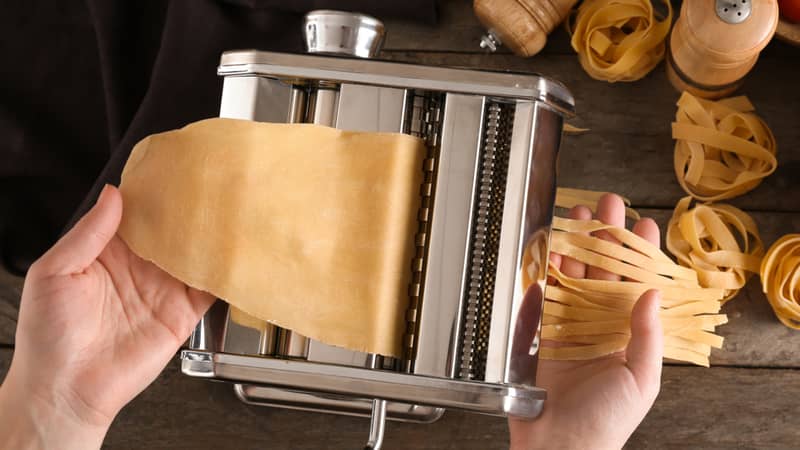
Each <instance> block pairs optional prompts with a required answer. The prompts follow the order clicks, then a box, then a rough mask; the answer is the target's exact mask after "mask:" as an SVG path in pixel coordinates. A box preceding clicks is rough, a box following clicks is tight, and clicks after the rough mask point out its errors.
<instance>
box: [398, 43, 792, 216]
mask: <svg viewBox="0 0 800 450" xmlns="http://www.w3.org/2000/svg"><path fill="white" fill-rule="evenodd" d="M796 54H797V53H796ZM386 56H387V57H388V58H390V59H393V60H397V61H407V62H414V63H422V64H431V65H444V66H457V67H469V68H482V69H498V70H514V71H527V72H538V73H542V74H543V75H546V76H550V77H553V78H555V79H558V80H560V81H562V82H563V83H565V84H566V86H568V87H569V88H570V90H571V91H572V92H573V94H574V95H575V98H576V104H577V109H578V118H577V119H575V120H574V121H572V122H573V123H574V124H576V125H578V126H581V127H587V128H590V129H591V131H590V132H588V133H585V134H581V135H570V136H566V137H565V138H564V140H563V145H562V147H561V153H560V168H561V171H560V173H559V182H560V183H561V184H563V185H569V186H574V187H581V188H588V189H595V190H612V191H615V192H619V193H623V194H625V195H628V196H629V197H630V198H631V200H632V201H633V203H634V204H635V205H637V206H640V207H659V208H672V207H674V205H675V203H676V202H677V201H678V199H680V198H681V197H683V196H685V195H686V194H685V193H684V191H683V190H682V189H681V187H680V185H678V183H677V181H676V178H675V173H674V170H673V163H672V158H673V149H674V142H673V140H672V137H671V131H670V124H671V122H672V120H673V119H674V116H675V109H676V107H675V102H676V101H677V99H678V96H679V94H678V92H676V91H674V90H673V88H672V86H671V85H670V84H669V82H668V81H667V79H666V73H665V71H664V70H663V68H658V69H656V70H655V71H653V72H652V73H651V74H650V75H648V76H647V77H646V78H645V79H643V80H640V81H638V82H636V83H615V84H608V83H605V82H601V81H597V80H593V79H591V78H589V77H588V76H587V75H586V73H585V72H584V71H583V69H582V68H581V67H580V64H579V63H578V60H577V58H576V57H575V56H572V55H547V56H542V57H537V58H532V59H529V60H525V59H521V58H517V57H515V56H512V55H476V54H455V53H450V54H444V53H424V52H392V53H387V55H386ZM797 73H800V58H797V57H796V56H795V57H792V58H786V57H782V56H781V55H778V54H768V55H765V56H764V57H762V58H761V60H760V61H759V63H758V65H757V66H756V69H755V70H754V71H753V73H752V74H751V75H750V76H749V77H748V79H747V83H746V85H745V87H744V89H743V92H744V93H746V94H747V95H748V96H749V97H750V99H751V100H752V101H753V103H754V104H755V105H756V107H757V110H758V112H759V114H760V115H762V117H763V118H764V120H765V121H766V122H767V123H768V124H769V125H770V127H771V128H772V130H773V132H774V133H775V136H776V139H777V142H778V146H779V149H778V152H779V154H778V157H779V161H780V162H779V167H778V170H777V172H776V173H774V174H773V175H771V176H770V177H768V178H767V179H766V180H765V181H764V182H763V183H762V184H761V186H759V187H758V188H756V189H755V190H754V191H752V192H750V193H748V194H746V195H744V196H742V197H739V198H737V199H734V200H733V201H732V202H731V203H732V204H734V205H737V206H740V207H742V208H745V209H753V210H760V211H800V196H797V195H787V193H789V192H800V177H797V176H796V174H797V172H798V170H799V169H800V148H798V147H797V146H796V145H794V143H796V142H800V127H798V126H797V120H798V118H800V89H794V88H793V86H794V84H795V80H794V78H795V74H797ZM776 87H781V88H776Z"/></svg>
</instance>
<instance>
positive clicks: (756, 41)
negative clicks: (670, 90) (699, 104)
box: [667, 0, 778, 99]
mask: <svg viewBox="0 0 800 450" xmlns="http://www.w3.org/2000/svg"><path fill="white" fill-rule="evenodd" d="M777 26H778V2H777V0H716V1H712V0H688V1H684V2H683V6H682V7H681V14H680V17H679V18H678V20H677V22H675V26H674V27H673V29H672V36H671V37H670V42H669V53H668V55H667V76H668V77H669V80H670V82H672V85H673V86H675V88H676V89H678V90H679V91H684V90H686V91H689V92H690V93H692V94H694V95H697V96H700V97H704V98H712V99H713V98H720V97H725V96H727V95H730V94H731V93H732V92H733V91H735V90H736V89H737V88H738V87H739V86H740V85H741V84H742V81H743V78H744V76H745V75H746V74H747V72H749V71H750V69H751V68H752V67H753V65H754V64H755V63H756V60H757V59H758V54H759V52H761V50H763V49H764V47H765V46H766V45H767V43H768V42H769V41H770V39H772V35H773V34H774V33H775V28H776V27H777Z"/></svg>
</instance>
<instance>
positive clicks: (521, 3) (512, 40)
mask: <svg viewBox="0 0 800 450" xmlns="http://www.w3.org/2000/svg"><path fill="white" fill-rule="evenodd" d="M575 3H577V0H474V3H473V8H474V9H475V15H476V16H477V17H478V20H479V21H480V22H481V24H483V26H484V27H486V28H487V29H488V31H487V33H486V35H485V36H483V38H482V39H481V47H483V48H486V49H488V50H491V51H495V50H497V47H498V46H500V45H501V44H502V45H505V46H506V47H508V48H509V49H511V51H513V52H514V53H516V54H517V55H519V56H524V57H528V56H533V55H535V54H537V53H539V51H540V50H541V49H542V48H543V47H544V44H545V43H546V42H547V35H548V34H550V32H551V31H553V29H554V28H555V27H556V26H558V24H560V23H561V22H563V21H564V19H566V18H567V15H569V12H570V11H571V10H572V7H573V6H575Z"/></svg>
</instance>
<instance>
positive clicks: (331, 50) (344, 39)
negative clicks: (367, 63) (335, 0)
mask: <svg viewBox="0 0 800 450" xmlns="http://www.w3.org/2000/svg"><path fill="white" fill-rule="evenodd" d="M303 31H304V34H305V42H306V50H307V51H308V52H309V53H322V54H329V55H347V56H356V57H359V58H372V57H374V56H376V55H377V54H378V52H379V51H380V49H381V44H383V36H384V34H385V33H384V28H383V23H382V22H381V21H380V20H378V19H376V18H374V17H371V16H367V15H364V14H357V13H349V12H343V11H332V10H324V9H320V10H316V11H311V12H309V13H308V14H306V16H305V20H304V23H303Z"/></svg>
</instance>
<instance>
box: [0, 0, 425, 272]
mask: <svg viewBox="0 0 800 450" xmlns="http://www.w3.org/2000/svg"><path fill="white" fill-rule="evenodd" d="M9 3H11V4H9V5H6V6H5V7H4V8H3V12H2V13H0V30H1V31H0V33H2V35H0V54H2V55H3V59H4V60H3V62H2V63H0V137H2V139H0V254H2V258H3V264H4V266H6V268H7V270H11V271H15V272H22V271H24V270H25V269H26V268H27V266H28V265H29V264H30V263H31V262H32V261H33V260H34V259H35V258H36V257H38V256H39V255H40V254H41V253H42V252H43V251H44V250H45V249H47V248H48V247H49V246H50V245H52V243H53V242H54V241H55V239H56V238H57V237H58V235H59V234H60V232H61V231H62V230H63V229H64V227H65V226H67V225H68V224H69V223H70V221H71V220H70V218H73V220H74V218H77V217H80V215H82V213H83V212H85V211H86V210H87V209H88V208H89V207H90V206H91V205H92V204H93V203H94V201H95V199H96V197H97V194H98V193H99V191H100V189H101V188H102V186H103V185H104V184H105V183H112V184H117V183H118V182H119V174H120V172H121V171H122V167H123V166H124V163H125V161H126V160H127V157H128V154H129V153H130V150H131V148H132V147H133V145H134V144H135V143H136V142H138V141H139V140H140V139H142V138H143V137H145V136H147V135H148V134H152V133H157V132H161V131H165V130H169V129H173V128H178V127H182V126H184V125H186V124H187V123H189V122H193V121H196V120H200V119H204V118H208V117H213V116H215V115H217V113H218V110H219V99H220V92H221V86H222V82H221V80H220V79H219V78H218V77H217V76H216V71H215V69H216V66H217V64H218V62H219V56H220V54H221V53H222V52H223V51H225V50H231V49H237V48H259V49H263V50H274V51H288V52H300V51H302V40H301V39H302V36H301V20H302V15H303V14H304V13H305V12H307V11H310V10H313V9H340V10H350V11H360V12H364V13H367V14H372V15H375V16H377V17H378V18H381V19H387V18H400V19H408V20H415V21H423V22H428V23H433V22H435V20H436V2H434V1H429V0H400V1H397V0H395V1H380V2H374V1H370V0H342V1H333V0H300V1H297V0H295V1H291V2H285V1H278V0H228V1H221V0H217V1H215V0H171V1H165V0H136V1H127V0H113V1H112V0H87V1H86V3H85V4H84V3H81V2H77V1H72V2H52V1H49V0H35V1H34V0H26V1H25V2H9Z"/></svg>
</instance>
